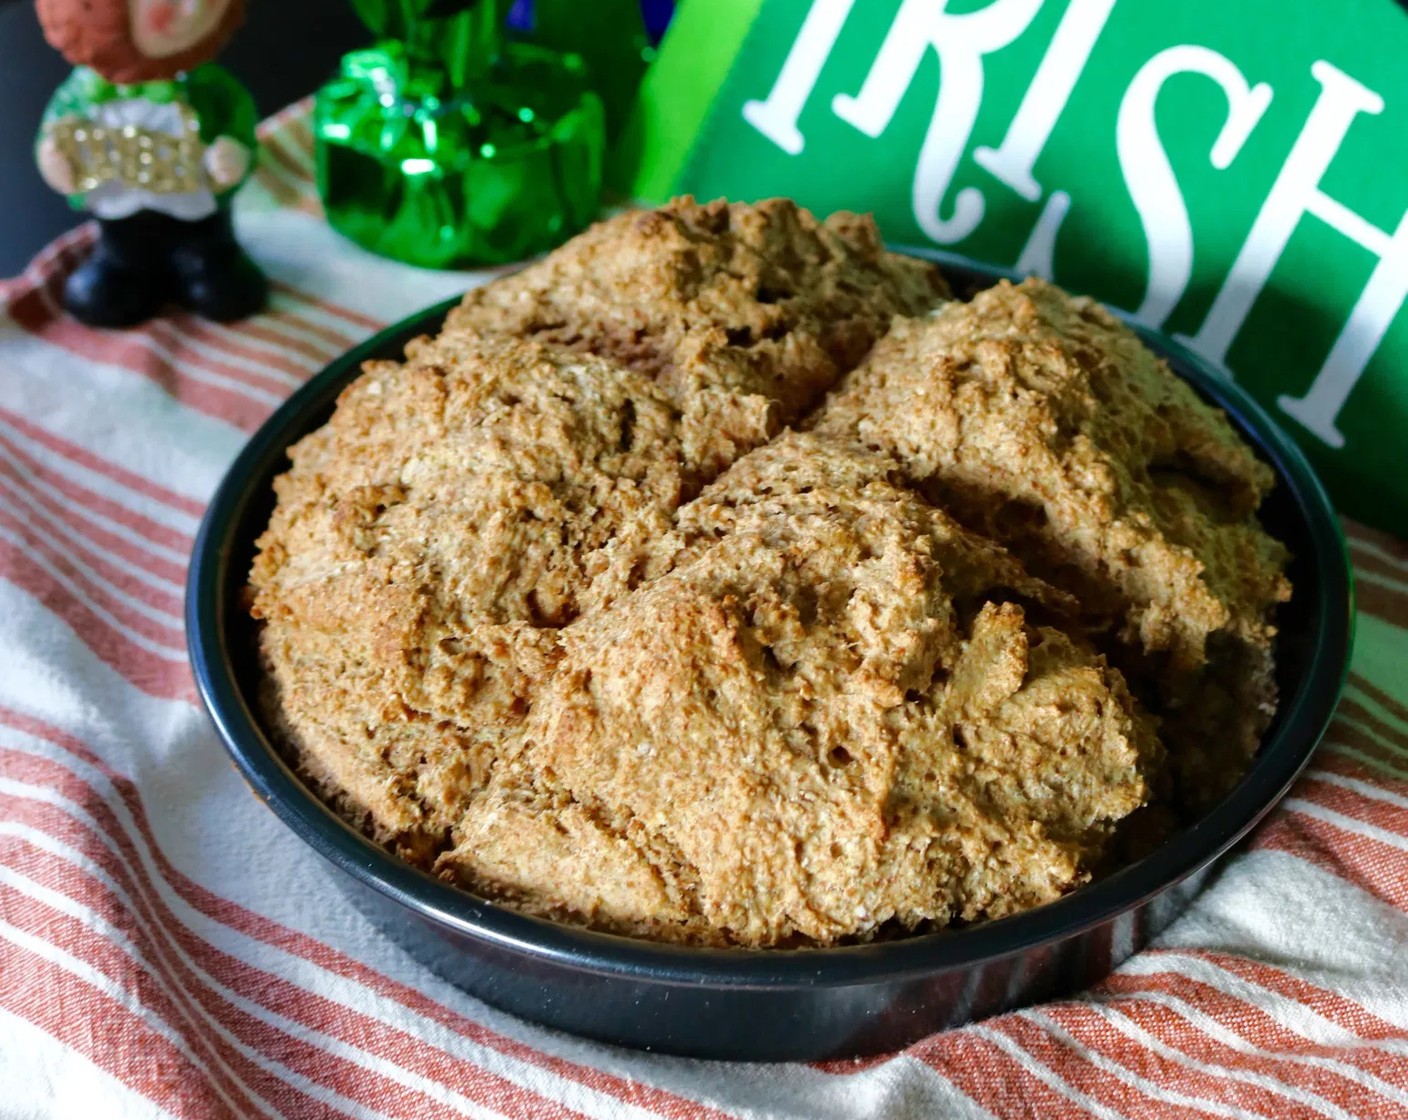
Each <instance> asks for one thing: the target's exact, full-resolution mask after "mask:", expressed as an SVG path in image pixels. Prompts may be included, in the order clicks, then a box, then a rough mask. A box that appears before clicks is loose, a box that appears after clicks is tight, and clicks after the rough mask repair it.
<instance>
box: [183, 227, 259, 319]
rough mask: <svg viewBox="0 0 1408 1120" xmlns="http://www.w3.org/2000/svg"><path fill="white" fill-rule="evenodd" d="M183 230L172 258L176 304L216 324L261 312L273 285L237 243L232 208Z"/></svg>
mask: <svg viewBox="0 0 1408 1120" xmlns="http://www.w3.org/2000/svg"><path fill="white" fill-rule="evenodd" d="M183 225H184V227H185V228H184V229H183V230H182V232H181V233H180V235H179V239H178V240H177V241H176V242H175V243H174V244H173V245H172V247H171V255H170V257H169V265H170V269H171V277H172V280H173V282H174V284H175V292H174V297H175V299H176V302H177V303H179V304H181V305H182V306H183V307H188V308H190V309H191V310H192V311H194V312H195V313H196V314H197V315H200V316H203V317H204V318H206V319H213V320H214V321H216V322H218V323H228V322H231V321H232V320H235V319H244V318H247V317H248V316H250V315H253V314H255V313H256V312H258V311H261V310H263V308H264V305H265V303H266V302H267V301H268V298H269V282H268V281H267V280H265V279H264V274H263V273H262V272H260V271H259V268H258V266H257V265H255V263H254V262H253V261H252V260H250V259H249V256H248V255H247V254H246V253H245V251H244V250H243V249H241V248H240V246H239V243H238V242H237V241H236V240H235V231H234V226H233V224H232V222H231V221H230V211H229V208H228V207H225V206H222V207H221V208H220V209H219V210H217V211H216V212H215V213H214V214H212V215H210V217H208V218H202V219H201V220H200V221H198V222H185V223H183Z"/></svg>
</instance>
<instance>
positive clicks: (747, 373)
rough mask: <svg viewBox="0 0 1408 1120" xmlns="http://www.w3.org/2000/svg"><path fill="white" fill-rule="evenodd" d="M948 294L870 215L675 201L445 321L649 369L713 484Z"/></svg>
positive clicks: (605, 229)
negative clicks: (887, 336) (894, 248)
mask: <svg viewBox="0 0 1408 1120" xmlns="http://www.w3.org/2000/svg"><path fill="white" fill-rule="evenodd" d="M947 295H948V288H947V286H946V285H945V283H944V281H943V278H942V277H941V276H940V274H939V272H938V270H937V269H936V268H935V267H934V266H933V265H931V264H927V263H925V262H922V261H918V260H915V259H914V258H912V257H904V256H900V255H898V254H895V253H888V252H886V251H885V250H884V248H883V246H882V245H881V243H880V238H879V235H878V234H877V233H876V230H875V225H874V223H873V222H872V221H871V220H870V219H869V218H868V217H858V216H857V215H854V214H845V213H842V214H833V215H832V216H831V217H830V218H828V219H826V221H824V222H821V221H817V220H816V219H815V218H814V217H812V215H811V214H810V213H808V212H807V211H806V210H803V209H801V208H800V207H798V206H797V204H796V203H794V202H791V201H789V200H787V199H769V200H767V201H764V202H760V203H758V204H757V205H746V204H743V203H734V204H732V205H730V204H729V203H726V202H723V201H718V202H710V203H707V204H704V205H700V204H698V203H696V202H695V201H694V200H693V199H691V198H684V199H678V200H676V201H674V202H671V203H669V204H668V205H666V206H662V207H660V208H659V209H655V210H634V211H628V212H626V213H622V214H618V215H616V216H615V217H613V218H610V219H608V220H607V221H604V222H602V223H600V224H599V225H596V226H594V227H593V228H591V229H589V230H588V231H587V232H586V233H584V234H582V235H581V236H579V237H576V238H574V239H573V240H572V241H570V242H568V243H567V244H566V245H565V246H563V247H562V248H561V249H559V250H558V251H557V252H555V253H552V254H551V255H549V256H548V257H547V258H546V259H544V260H543V261H541V262H539V263H537V264H534V265H530V266H529V267H527V268H525V269H524V270H523V271H521V272H518V273H515V274H514V275H512V276H509V277H506V278H505V279H503V280H500V281H498V282H497V283H494V284H488V285H485V286H484V287H482V288H476V289H474V290H473V291H471V292H470V293H469V294H468V295H466V296H465V298H464V303H463V304H462V305H461V306H460V307H459V308H458V309H457V310H455V311H453V312H452V313H451V314H450V317H449V321H448V324H447V329H448V330H450V331H455V330H458V329H461V328H471V329H475V330H484V331H494V332H502V333H508V334H515V335H524V336H531V337H535V338H538V339H541V340H543V341H550V342H557V343H561V344H563V345H567V346H571V347H574V348H577V349H581V350H586V351H589V352H591V353H594V354H601V355H604V356H607V357H610V358H614V359H615V360H617V361H618V362H620V363H622V364H623V365H625V366H627V367H628V368H630V369H634V370H638V371H640V372H642V373H644V374H646V375H647V376H649V377H651V378H653V379H654V380H656V381H657V382H658V383H659V384H660V386H661V388H662V389H664V391H665V393H666V395H667V396H669V398H670V399H671V400H672V401H674V402H675V404H676V406H677V407H678V408H679V409H680V410H681V412H682V413H683V423H682V425H681V429H680V438H681V442H682V444H683V446H684V452H685V458H686V461H687V462H689V463H690V464H691V465H692V466H693V467H694V468H695V469H697V470H699V471H701V472H702V473H703V474H704V475H705V476H707V477H712V476H713V475H715V474H717V473H718V472H719V471H720V470H722V469H723V468H724V467H726V466H728V465H729V464H730V463H731V462H733V461H734V460H735V459H737V458H738V457H739V456H740V455H742V454H744V453H745V452H747V451H748V450H750V449H751V448H753V447H756V446H758V445H759V444H761V443H764V442H766V441H767V440H768V439H770V438H771V437H772V436H774V435H776V434H777V433H778V432H779V431H780V430H781V429H782V427H783V426H784V425H786V424H789V423H791V422H793V421H794V420H796V419H797V418H798V417H799V416H800V415H801V414H802V413H803V412H804V411H805V410H806V409H808V408H810V407H811V406H812V405H813V404H815V403H816V401H817V400H818V399H819V398H820V397H821V395H822V394H823V393H824V392H825V391H826V390H827V389H828V388H829V387H830V386H831V384H832V383H833V382H834V381H835V380H836V378H837V377H838V376H839V375H840V374H842V373H844V372H845V371H846V370H848V369H850V368H851V367H852V366H854V365H855V364H856V363H857V362H858V361H860V359H861V358H862V357H863V356H864V355H865V353H866V351H867V350H869V349H870V347H871V346H872V345H873V344H874V342H875V340H876V339H877V338H878V337H880V335H882V334H883V333H884V332H885V330H886V329H887V328H888V327H889V325H890V320H891V319H892V318H893V317H894V316H895V315H920V314H923V313H925V312H927V311H928V310H929V309H930V308H931V307H933V306H934V305H935V303H937V302H938V301H939V300H940V299H942V298H944V297H946V296H947Z"/></svg>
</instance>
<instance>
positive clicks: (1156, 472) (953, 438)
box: [810, 279, 1290, 804]
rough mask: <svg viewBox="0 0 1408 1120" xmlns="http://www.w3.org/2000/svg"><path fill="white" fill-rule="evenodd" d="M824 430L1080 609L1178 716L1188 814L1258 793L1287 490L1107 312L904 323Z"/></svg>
mask: <svg viewBox="0 0 1408 1120" xmlns="http://www.w3.org/2000/svg"><path fill="white" fill-rule="evenodd" d="M810 423H811V425H812V426H813V427H814V428H815V429H816V430H817V431H819V432H825V433H829V434H832V435H837V436H842V437H846V438H854V439H857V440H859V441H860V442H861V443H863V444H865V445H866V446H869V447H872V448H875V449H878V450H883V451H885V452H888V453H890V454H892V455H894V456H895V458H896V459H897V460H898V461H899V463H900V464H901V465H902V467H903V470H904V472H905V474H906V475H907V476H908V478H909V479H910V481H911V482H912V483H913V484H916V485H918V486H919V487H920V488H921V489H922V490H923V492H924V493H925V494H926V495H928V496H929V497H930V499H931V500H934V501H936V502H938V503H941V504H942V505H944V506H945V507H946V508H949V509H950V510H952V511H953V512H954V513H955V514H956V515H957V516H958V517H959V518H960V520H962V521H963V522H964V523H965V524H967V525H969V526H971V527H973V528H976V529H978V530H979V531H981V532H983V533H984V534H986V535H989V536H991V537H992V538H993V539H995V540H999V541H1002V542H1004V543H1005V544H1007V545H1008V546H1009V547H1010V548H1011V549H1012V550H1013V551H1015V552H1016V553H1017V554H1018V555H1019V556H1021V557H1022V558H1023V559H1024V560H1025V561H1026V562H1027V563H1028V565H1029V566H1030V567H1031V568H1032V570H1033V571H1034V572H1036V573H1038V574H1040V575H1042V576H1044V577H1045V578H1047V579H1049V580H1050V581H1051V582H1053V583H1055V584H1057V585H1058V586H1060V587H1062V588H1064V589H1065V590H1067V591H1069V592H1071V593H1072V594H1074V595H1075V596H1076V597H1077V598H1078V599H1079V600H1080V602H1081V607H1082V620H1083V627H1084V629H1085V630H1086V632H1087V633H1089V634H1090V635H1091V636H1092V637H1094V638H1095V639H1096V640H1097V641H1101V644H1102V646H1104V648H1106V649H1107V650H1108V651H1109V652H1110V654H1111V656H1112V657H1114V658H1116V659H1117V661H1118V662H1119V664H1120V665H1121V666H1122V667H1123V668H1125V669H1126V671H1127V672H1128V673H1129V675H1130V676H1131V678H1132V680H1133V683H1135V685H1136V687H1138V688H1140V690H1141V692H1142V694H1143V695H1144V697H1145V699H1147V700H1148V701H1149V702H1150V704H1151V705H1153V706H1154V707H1156V708H1158V709H1159V710H1160V711H1161V712H1162V713H1163V714H1164V716H1165V733H1166V736H1168V737H1169V738H1170V739H1171V740H1173V739H1176V740H1177V742H1176V743H1174V742H1172V741H1171V742H1170V749H1171V752H1172V753H1173V754H1174V756H1175V764H1176V769H1177V770H1178V771H1179V772H1180V774H1181V781H1182V785H1183V787H1184V788H1183V789H1182V790H1181V791H1180V796H1185V797H1188V798H1190V799H1191V800H1192V801H1194V802H1197V803H1199V804H1201V803H1202V802H1204V801H1206V800H1208V799H1210V798H1212V797H1214V796H1216V795H1217V794H1219V793H1220V792H1222V790H1223V788H1224V787H1225V785H1226V783H1227V781H1228V780H1229V779H1230V778H1235V777H1236V776H1239V775H1240V772H1241V769H1242V768H1243V766H1244V765H1245V762H1246V759H1247V758H1249V757H1250V755H1251V754H1252V753H1253V752H1254V751H1255V749H1256V745H1257V743H1258V741H1259V738H1260V736H1261V733H1262V732H1263V731H1264V730H1265V728H1266V726H1267V724H1268V722H1269V720H1270V717H1271V715H1272V713H1273V711H1274V707H1275V686H1274V682H1273V678H1272V668H1273V664H1272V643H1273V639H1274V637H1275V627H1274V625H1273V623H1272V612H1273V608H1274V607H1275V605H1276V604H1278V603H1280V602H1283V601H1285V600H1286V599H1287V598H1288V597H1289V594H1290V585H1289V583H1288V582H1287V580H1286V578H1285V576H1284V574H1283V573H1284V568H1285V565H1286V561H1287V555H1286V551H1285V548H1284V547H1283V546H1282V545H1281V544H1280V542H1278V541H1276V540H1274V539H1272V538H1271V537H1270V536H1268V535H1267V534H1266V532H1265V531H1264V530H1263V529H1262V528H1261V526H1260V524H1259V523H1258V521H1257V519H1256V510H1257V508H1258V506H1259V505H1260V504H1261V501H1262V499H1263V497H1265V495H1266V493H1267V492H1268V491H1269V489H1270V488H1271V485H1272V482H1273V475H1272V472H1271V470H1270V468H1269V467H1267V466H1266V465H1265V464H1263V463H1261V462H1260V461H1258V460H1257V459H1256V457H1255V456H1254V455H1253V453H1252V451H1251V449H1250V448H1249V447H1248V446H1247V445H1246V444H1245V443H1244V442H1243V441H1242V440H1241V439H1240V438H1239V437H1238V435H1237V434H1236V432H1235V431H1234V430H1233V428H1232V426H1231V425H1230V424H1229V423H1228V422H1227V419H1226V417H1225V416H1224V415H1223V414H1222V413H1221V412H1220V411H1218V410H1217V409H1215V408H1212V407H1210V406H1208V405H1207V404H1205V403H1204V402H1203V401H1202V400H1200V399H1199V398H1198V396H1197V395H1196V394H1195V393H1194V392H1193V390H1192V389H1191V388H1190V387H1189V386H1188V385H1187V383H1185V382H1184V381H1182V380H1181V379H1179V378H1178V377H1176V376H1175V375H1174V374H1173V373H1172V372H1171V371H1170V370H1169V369H1168V367H1167V366H1166V365H1165V364H1164V362H1162V361H1161V360H1159V359H1158V358H1156V357H1155V356H1154V355H1153V354H1152V353H1151V352H1150V351H1149V350H1148V349H1147V348H1146V347H1145V346H1144V345H1143V344H1142V343H1141V342H1140V341H1139V339H1138V337H1137V336H1136V335H1134V333H1133V332H1132V331H1130V330H1129V329H1128V328H1126V327H1125V326H1124V325H1123V324H1121V323H1120V322H1119V321H1118V320H1116V319H1115V318H1114V317H1113V316H1112V315H1110V314H1109V312H1107V311H1106V310H1105V309H1104V308H1103V307H1101V306H1100V305H1099V304H1098V303H1096V302H1095V301H1093V300H1090V299H1084V298H1077V297H1072V296H1069V295H1067V294H1066V293H1065V292H1062V291H1061V290H1060V289H1058V288H1056V287H1054V286H1052V285H1050V284H1048V283H1045V282H1044V281H1041V280H1035V279H1033V280H1027V281H1025V282H1023V283H1021V284H1019V285H1012V284H1009V283H1006V282H1003V283H1001V284H998V285H997V286H996V287H994V288H990V289H988V290H987V291H984V292H980V293H978V294H977V295H976V296H975V297H974V298H973V300H972V302H971V303H967V304H960V303H950V304H948V305H946V306H945V307H943V308H942V309H940V310H939V311H938V312H936V313H935V314H934V315H933V316H932V317H930V318H927V319H917V320H909V321H906V322H903V323H899V324H897V325H896V326H895V328H894V329H893V330H892V331H891V332H890V333H889V334H888V335H887V337H886V338H885V339H884V340H883V341H882V342H881V343H880V344H879V345H878V346H877V347H876V348H875V349H874V351H873V352H872V353H871V355H870V357H869V358H868V360H867V361H866V362H865V363H864V364H863V366H862V367H861V368H859V369H857V370H855V371H854V372H853V373H852V374H850V375H849V376H848V377H847V378H846V379H845V381H844V382H843V383H842V385H841V386H840V387H839V388H838V389H837V391H836V392H835V393H834V394H833V396H832V397H831V399H829V400H828V401H827V402H826V404H825V405H824V406H823V407H822V408H820V409H819V410H818V411H817V412H816V413H815V414H814V415H813V416H812V417H811V419H810ZM1102 638H1108V640H1105V641H1102Z"/></svg>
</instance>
